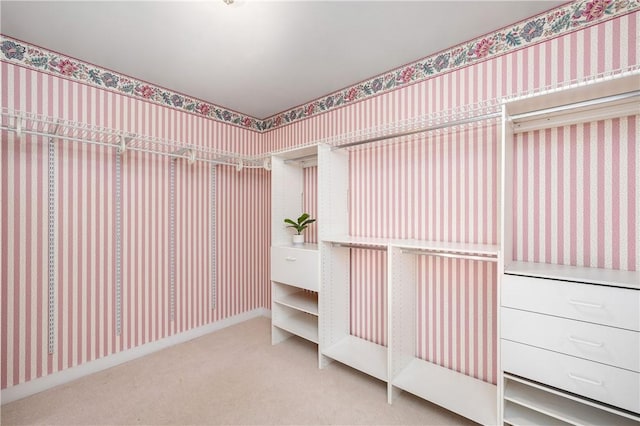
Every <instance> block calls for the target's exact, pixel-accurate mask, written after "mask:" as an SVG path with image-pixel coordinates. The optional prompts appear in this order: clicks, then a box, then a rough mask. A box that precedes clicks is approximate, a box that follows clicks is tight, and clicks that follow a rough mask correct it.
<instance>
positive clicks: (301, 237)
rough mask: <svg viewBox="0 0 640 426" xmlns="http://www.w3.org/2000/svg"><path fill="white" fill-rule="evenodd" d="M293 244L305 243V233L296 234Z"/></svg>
mask: <svg viewBox="0 0 640 426" xmlns="http://www.w3.org/2000/svg"><path fill="white" fill-rule="evenodd" d="M293 244H304V235H302V234H300V235H298V234H296V235H294V236H293Z"/></svg>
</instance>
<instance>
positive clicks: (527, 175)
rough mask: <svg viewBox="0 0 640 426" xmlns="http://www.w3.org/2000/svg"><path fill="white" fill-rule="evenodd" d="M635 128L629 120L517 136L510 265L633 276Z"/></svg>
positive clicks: (638, 149)
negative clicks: (601, 270)
mask: <svg viewBox="0 0 640 426" xmlns="http://www.w3.org/2000/svg"><path fill="white" fill-rule="evenodd" d="M639 125H640V115H635V116H630V117H624V118H619V119H614V120H604V121H598V122H593V123H586V124H579V125H573V126H567V127H561V128H554V129H548V130H542V131H533V132H527V133H522V134H518V135H517V136H516V143H515V145H514V147H515V148H516V149H515V150H514V154H513V156H514V158H513V164H514V181H515V185H514V191H513V197H514V200H517V202H516V205H517V211H516V212H514V213H515V214H514V219H515V220H514V222H513V258H514V259H515V260H523V261H529V262H545V263H556V264H563V265H574V266H575V265H577V266H592V267H599V268H608V269H622V270H629V271H637V270H640V256H639V255H638V249H639V247H638V240H639V239H640V229H639V228H640V226H639V225H638V217H639V214H640V200H639V198H640V196H639V195H638V191H639V190H640V184H639V182H640V171H639V170H638V158H640V144H638V129H639V128H640V126H639ZM534 176H535V177H534Z"/></svg>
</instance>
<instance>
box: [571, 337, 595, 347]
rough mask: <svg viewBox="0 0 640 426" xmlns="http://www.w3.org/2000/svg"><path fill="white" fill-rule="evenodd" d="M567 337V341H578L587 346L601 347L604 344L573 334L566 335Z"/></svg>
mask: <svg viewBox="0 0 640 426" xmlns="http://www.w3.org/2000/svg"><path fill="white" fill-rule="evenodd" d="M567 339H569V341H571V342H574V343H580V344H583V345H587V346H593V347H594V348H601V347H602V346H604V343H600V342H590V341H589V340H582V339H578V338H577V337H573V336H569V337H567Z"/></svg>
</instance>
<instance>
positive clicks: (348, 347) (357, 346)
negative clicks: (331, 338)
mask: <svg viewBox="0 0 640 426" xmlns="http://www.w3.org/2000/svg"><path fill="white" fill-rule="evenodd" d="M322 354H323V355H325V356H328V357H329V358H331V359H334V360H336V361H339V362H341V363H342V364H345V365H348V366H349V367H352V368H355V369H356V370H359V371H362V372H363V373H366V374H368V375H370V376H373V377H375V378H376V379H380V380H382V381H387V348H386V347H385V346H382V345H378V344H376V343H372V342H369V341H367V340H364V339H361V338H359V337H356V336H347V337H344V338H343V339H342V340H340V341H339V342H338V343H336V344H334V345H332V346H330V347H328V348H326V349H324V350H323V351H322Z"/></svg>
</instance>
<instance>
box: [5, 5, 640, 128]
mask: <svg viewBox="0 0 640 426" xmlns="http://www.w3.org/2000/svg"><path fill="white" fill-rule="evenodd" d="M638 9H640V0H578V1H574V2H572V3H568V4H566V5H564V6H561V7H558V8H556V9H552V10H550V11H548V12H545V13H543V14H540V15H537V16H535V17H533V18H530V19H528V20H525V21H521V22H519V23H517V24H515V25H513V26H511V27H507V28H503V29H501V30H498V31H496V32H495V33H493V34H491V35H486V36H483V37H479V38H477V39H474V40H472V41H469V42H467V43H463V44H460V45H457V46H454V47H452V48H450V49H448V50H445V51H442V52H439V53H436V54H435V55H431V56H428V57H426V58H424V59H421V60H418V61H416V62H413V63H410V64H408V65H405V66H402V67H400V68H396V69H394V70H392V71H389V72H387V73H385V74H383V75H378V76H375V77H373V78H370V79H369V80H366V81H364V82H361V83H358V84H356V85H354V86H350V87H347V88H345V89H342V90H339V91H337V92H334V93H331V94H329V95H327V96H325V97H323V98H319V99H316V100H313V101H311V102H309V103H307V104H305V105H302V106H299V107H296V108H293V109H290V110H288V111H284V112H281V113H279V114H276V115H274V116H272V117H269V118H266V119H264V120H260V119H257V118H255V117H251V116H248V115H244V114H240V113H237V112H235V111H231V110H228V109H226V108H224V107H220V106H217V105H215V104H212V103H209V102H205V101H202V100H199V99H195V98H191V97H188V96H185V95H183V94H180V93H176V92H172V91H170V90H167V89H165V88H162V87H158V86H154V85H152V84H149V83H146V82H143V81H140V80H136V79H134V78H131V77H127V76H125V75H121V74H117V73H115V72H113V71H109V70H106V69H103V68H100V67H96V66H94V65H91V64H87V63H84V62H81V61H78V60H76V59H73V58H70V57H67V56H64V55H61V54H58V53H55V52H51V51H48V50H45V49H42V48H40V47H37V46H33V45H31V44H28V43H25V42H22V41H19V40H15V39H12V38H9V37H7V36H4V35H0V51H1V52H2V55H1V56H0V60H3V61H8V62H14V63H19V64H20V65H23V66H26V67H29V68H33V69H37V70H41V71H45V72H48V73H51V74H56V75H60V76H63V77H65V78H69V79H72V80H76V81H80V82H83V83H87V84H91V85H93V86H97V87H101V88H105V89H107V90H113V91H116V92H120V93H123V94H126V95H129V96H133V97H137V98H141V99H144V100H147V101H150V102H154V103H157V104H161V105H165V106H169V107H172V108H177V109H179V110H182V111H187V112H190V113H193V114H196V115H199V116H203V117H206V118H210V119H213V120H218V121H222V122H224V123H229V124H233V125H237V126H241V127H244V128H248V129H251V130H255V131H259V132H262V131H267V130H272V129H275V128H277V127H280V126H283V125H286V124H289V123H292V122H294V121H297V120H301V119H304V118H308V117H311V116H313V115H316V114H320V113H323V112H326V111H329V110H331V109H334V108H337V107H340V106H343V105H346V104H350V103H353V102H357V101H361V100H363V99H366V98H368V97H370V96H375V95H379V94H381V93H384V92H388V91H391V90H394V89H397V88H400V87H402V86H405V85H407V84H410V83H416V82H419V81H421V80H425V79H427V78H431V77H433V76H436V75H438V74H442V73H445V72H450V71H452V70H454V69H456V68H460V67H464V66H468V65H471V64H473V63H475V62H479V61H482V60H486V59H487V58H490V57H493V56H497V55H502V54H505V53H508V52H510V51H512V50H515V49H520V48H523V47H526V46H527V45H529V44H534V43H539V42H541V41H543V40H546V39H550V38H553V37H557V36H559V35H561V34H563V33H566V32H569V31H575V30H576V29H580V28H583V27H587V26H590V25H594V24H597V23H599V22H602V21H604V20H607V19H611V18H613V17H615V16H619V15H623V14H626V13H629V12H632V11H635V10H638Z"/></svg>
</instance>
